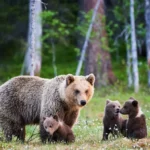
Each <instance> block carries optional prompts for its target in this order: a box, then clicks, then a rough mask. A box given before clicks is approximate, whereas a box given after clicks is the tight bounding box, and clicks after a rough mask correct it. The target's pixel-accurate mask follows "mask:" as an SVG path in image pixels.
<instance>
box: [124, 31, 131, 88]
mask: <svg viewBox="0 0 150 150" xmlns="http://www.w3.org/2000/svg"><path fill="white" fill-rule="evenodd" d="M128 38H129V35H128V33H127V31H126V32H125V42H126V51H127V76H128V87H131V86H132V84H133V79H132V63H131V58H132V57H131V50H130V48H129V46H128V45H129V39H128Z"/></svg>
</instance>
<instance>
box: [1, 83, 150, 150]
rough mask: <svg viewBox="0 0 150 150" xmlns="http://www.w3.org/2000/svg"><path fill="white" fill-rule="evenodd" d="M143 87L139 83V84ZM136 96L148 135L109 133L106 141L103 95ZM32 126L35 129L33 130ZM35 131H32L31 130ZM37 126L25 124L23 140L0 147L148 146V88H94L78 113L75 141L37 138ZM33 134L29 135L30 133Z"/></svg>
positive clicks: (78, 149)
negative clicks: (47, 141) (135, 137)
mask: <svg viewBox="0 0 150 150" xmlns="http://www.w3.org/2000/svg"><path fill="white" fill-rule="evenodd" d="M141 88H142V87H141ZM131 96H132V97H134V98H136V99H137V100H138V101H139V103H140V105H141V107H142V110H143V112H144V113H145V115H146V121H147V129H148V137H147V138H145V139H141V140H138V141H137V140H134V141H132V140H129V139H127V138H124V137H122V136H121V137H120V138H117V139H113V138H112V137H111V136H110V139H109V140H108V141H103V142H102V141H101V139H102V133H103V124H102V118H103V115H104V107H105V103H106V99H111V100H119V101H120V103H121V104H122V105H123V103H124V102H125V101H126V100H128V98H129V97H131ZM34 130H35V131H34ZM33 131H34V133H33ZM38 131H39V127H38V126H27V127H26V142H25V143H24V144H22V143H21V142H20V141H16V138H14V139H13V141H12V142H10V143H6V142H0V150H1V149H2V150H26V149H30V150H84V149H85V150H87V149H88V150H89V149H91V150H110V149H113V150H128V149H150V92H149V90H148V89H147V88H146V87H145V88H142V90H141V91H140V92H139V93H137V94H135V93H134V92H133V91H132V90H130V91H128V89H127V88H126V87H122V86H120V85H116V86H115V87H113V86H112V87H109V88H108V87H107V88H103V89H100V90H97V91H96V92H95V95H94V97H93V99H92V100H91V101H90V102H89V104H88V105H87V106H85V107H84V108H83V109H82V110H81V114H80V117H79V119H78V121H77V123H76V124H75V125H74V128H73V131H74V134H75V136H76V141H75V143H72V144H64V143H55V144H54V143H53V144H42V143H41V142H40V138H39V132H38ZM32 134H34V135H33V137H31V135H32Z"/></svg>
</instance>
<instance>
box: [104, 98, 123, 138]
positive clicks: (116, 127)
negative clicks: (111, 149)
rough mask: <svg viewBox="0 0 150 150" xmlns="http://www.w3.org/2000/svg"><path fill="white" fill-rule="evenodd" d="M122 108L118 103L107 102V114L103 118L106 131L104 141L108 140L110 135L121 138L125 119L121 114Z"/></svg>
mask: <svg viewBox="0 0 150 150" xmlns="http://www.w3.org/2000/svg"><path fill="white" fill-rule="evenodd" d="M120 107H121V105H120V103H119V102H118V101H111V100H107V101H106V106H105V114H104V117H103V127H104V129H103V138H102V140H108V136H109V133H111V134H112V135H113V137H115V136H119V134H120V133H121V132H122V130H123V128H122V127H123V122H124V119H123V118H122V117H121V115H120V113H119V111H120Z"/></svg>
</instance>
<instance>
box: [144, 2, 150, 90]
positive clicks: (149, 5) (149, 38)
mask: <svg viewBox="0 0 150 150" xmlns="http://www.w3.org/2000/svg"><path fill="white" fill-rule="evenodd" d="M145 21H146V49H147V65H148V86H149V87H150V0H145Z"/></svg>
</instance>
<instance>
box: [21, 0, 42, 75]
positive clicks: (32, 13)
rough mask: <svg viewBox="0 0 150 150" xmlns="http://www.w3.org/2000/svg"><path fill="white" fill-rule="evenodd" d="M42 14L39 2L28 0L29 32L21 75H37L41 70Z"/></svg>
mask: <svg viewBox="0 0 150 150" xmlns="http://www.w3.org/2000/svg"><path fill="white" fill-rule="evenodd" d="M41 12H42V7H41V1H38V0H30V4H29V30H28V48H27V51H26V55H25V59H24V64H23V67H22V71H21V74H30V75H34V74H39V72H40V69H41V47H42V44H41V36H42V22H41V17H40V13H41Z"/></svg>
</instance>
